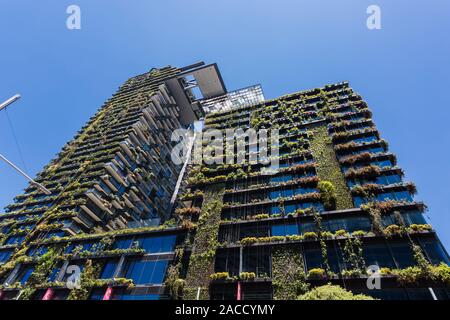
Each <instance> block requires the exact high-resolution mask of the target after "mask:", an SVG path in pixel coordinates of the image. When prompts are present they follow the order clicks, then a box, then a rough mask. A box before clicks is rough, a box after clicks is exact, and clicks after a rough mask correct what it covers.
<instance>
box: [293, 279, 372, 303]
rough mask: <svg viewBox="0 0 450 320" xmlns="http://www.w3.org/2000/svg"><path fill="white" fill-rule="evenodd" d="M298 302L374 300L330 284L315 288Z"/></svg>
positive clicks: (301, 296) (300, 297)
mask: <svg viewBox="0 0 450 320" xmlns="http://www.w3.org/2000/svg"><path fill="white" fill-rule="evenodd" d="M298 300H374V299H373V298H372V297H370V296H366V295H363V294H356V295H355V294H353V293H352V292H350V291H347V290H345V289H344V288H342V287H340V286H338V285H332V284H331V283H328V284H326V285H324V286H320V287H316V288H313V289H312V290H311V291H309V292H307V293H305V294H302V295H300V296H299V297H298Z"/></svg>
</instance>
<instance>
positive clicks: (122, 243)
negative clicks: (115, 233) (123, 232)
mask: <svg viewBox="0 0 450 320" xmlns="http://www.w3.org/2000/svg"><path fill="white" fill-rule="evenodd" d="M132 243H133V239H132V238H119V239H116V241H114V244H113V248H114V249H129V248H130V247H131V244H132Z"/></svg>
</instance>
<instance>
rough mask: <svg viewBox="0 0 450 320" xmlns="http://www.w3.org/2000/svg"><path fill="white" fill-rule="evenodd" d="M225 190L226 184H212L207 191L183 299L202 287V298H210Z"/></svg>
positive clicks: (193, 296)
mask: <svg viewBox="0 0 450 320" xmlns="http://www.w3.org/2000/svg"><path fill="white" fill-rule="evenodd" d="M224 190H225V185H224V184H217V185H211V186H209V187H208V188H207V189H206V190H205V192H204V197H203V204H202V207H201V213H200V217H199V221H198V226H197V231H196V234H195V237H194V241H193V246H192V254H191V257H190V260H189V266H188V271H187V275H186V284H185V286H184V295H183V298H184V299H186V300H193V299H194V298H195V297H196V294H197V289H198V288H199V287H200V288H201V291H200V294H201V295H200V298H201V299H209V293H208V292H209V282H210V278H209V275H210V274H212V273H213V271H214V258H215V254H216V249H217V246H218V243H217V237H218V234H219V226H220V216H221V212H222V207H223V194H224Z"/></svg>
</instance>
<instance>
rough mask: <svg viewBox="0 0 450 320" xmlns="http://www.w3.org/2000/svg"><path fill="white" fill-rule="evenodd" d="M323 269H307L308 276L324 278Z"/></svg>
mask: <svg viewBox="0 0 450 320" xmlns="http://www.w3.org/2000/svg"><path fill="white" fill-rule="evenodd" d="M324 277H325V270H324V269H322V268H314V269H311V270H309V271H308V278H314V279H317V278H324Z"/></svg>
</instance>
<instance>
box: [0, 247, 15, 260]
mask: <svg viewBox="0 0 450 320" xmlns="http://www.w3.org/2000/svg"><path fill="white" fill-rule="evenodd" d="M11 255H12V250H2V251H0V263H4V262H6V261H8V260H9V258H10V257H11Z"/></svg>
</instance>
